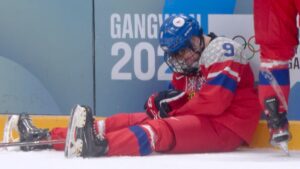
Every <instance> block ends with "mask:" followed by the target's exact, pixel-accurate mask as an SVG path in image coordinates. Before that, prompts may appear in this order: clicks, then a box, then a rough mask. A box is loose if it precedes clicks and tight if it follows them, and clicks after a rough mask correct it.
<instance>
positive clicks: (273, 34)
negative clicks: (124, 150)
mask: <svg viewBox="0 0 300 169" xmlns="http://www.w3.org/2000/svg"><path fill="white" fill-rule="evenodd" d="M299 11H300V1H298V0H254V27H255V39H256V43H258V44H259V45H260V49H261V51H260V57H261V63H260V74H259V88H258V90H259V100H260V104H261V106H262V108H263V110H264V113H265V115H266V117H267V122H268V127H269V131H270V143H271V144H272V145H273V146H276V147H277V146H279V147H280V148H282V149H283V150H284V151H286V152H287V151H288V146H287V143H288V141H289V140H290V139H291V135H290V132H289V124H288V119H287V110H288V97H289V92H290V78H289V77H290V75H289V61H290V60H291V59H292V58H293V57H294V56H295V53H296V51H297V50H296V49H297V45H298V43H299V42H298V28H297V19H296V18H297V15H298V14H299ZM298 22H299V20H298Z"/></svg>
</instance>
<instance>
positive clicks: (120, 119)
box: [50, 113, 149, 150]
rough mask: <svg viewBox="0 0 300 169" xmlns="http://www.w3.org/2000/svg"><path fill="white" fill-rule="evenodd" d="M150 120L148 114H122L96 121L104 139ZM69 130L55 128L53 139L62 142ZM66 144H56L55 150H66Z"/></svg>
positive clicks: (52, 132) (52, 134) (51, 133)
mask: <svg viewBox="0 0 300 169" xmlns="http://www.w3.org/2000/svg"><path fill="white" fill-rule="evenodd" d="M146 120H149V118H148V116H147V115H146V113H120V114H116V115H113V116H110V117H107V118H106V119H104V120H98V121H95V123H97V131H98V134H99V135H100V136H101V137H102V138H103V137H104V136H105V135H106V133H110V132H113V131H116V130H119V129H123V128H126V127H129V126H133V125H137V124H141V123H143V122H145V121H146ZM67 131H68V128H53V129H52V130H51V132H50V135H51V139H53V140H60V139H65V138H66V137H67ZM64 147H65V146H64V144H54V145H53V148H54V149H55V150H64Z"/></svg>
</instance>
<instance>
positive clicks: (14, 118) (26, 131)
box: [3, 113, 50, 151]
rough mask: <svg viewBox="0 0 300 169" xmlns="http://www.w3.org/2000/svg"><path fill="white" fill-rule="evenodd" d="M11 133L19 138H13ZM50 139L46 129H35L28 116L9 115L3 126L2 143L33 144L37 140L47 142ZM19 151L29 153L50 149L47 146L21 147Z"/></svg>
mask: <svg viewBox="0 0 300 169" xmlns="http://www.w3.org/2000/svg"><path fill="white" fill-rule="evenodd" d="M13 132H16V133H18V136H19V137H16V138H14V136H13ZM49 138H50V136H49V132H48V129H39V128H37V127H35V126H34V125H33V124H32V122H31V118H30V117H29V115H28V114H26V113H22V114H20V115H11V116H9V117H8V121H7V123H6V124H5V128H4V135H3V142H4V143H11V142H18V141H20V142H33V141H39V140H48V139H49ZM20 148H21V150H23V151H30V150H35V149H46V148H50V147H49V145H38V146H21V147H20Z"/></svg>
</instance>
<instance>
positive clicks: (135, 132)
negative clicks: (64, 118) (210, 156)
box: [65, 106, 173, 157]
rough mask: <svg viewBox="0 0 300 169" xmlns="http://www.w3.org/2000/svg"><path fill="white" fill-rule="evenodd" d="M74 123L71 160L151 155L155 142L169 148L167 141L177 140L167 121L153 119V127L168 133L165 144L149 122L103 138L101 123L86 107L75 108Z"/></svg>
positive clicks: (69, 145) (69, 140) (68, 150)
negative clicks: (79, 157)
mask: <svg viewBox="0 0 300 169" xmlns="http://www.w3.org/2000/svg"><path fill="white" fill-rule="evenodd" d="M70 121H71V125H70V126H69V130H68V136H67V140H66V149H65V155H66V156H67V157H71V156H82V157H96V156H103V155H108V156H113V155H147V154H149V153H151V152H152V151H153V150H155V148H154V146H155V144H154V143H156V144H157V145H165V143H164V142H165V140H169V142H172V141H173V139H172V138H173V137H172V136H173V135H172V133H171V130H170V129H169V128H168V126H167V125H166V122H164V121H163V120H149V121H152V123H151V124H155V126H157V127H158V126H159V132H163V133H164V134H163V136H164V138H165V139H164V140H163V141H159V140H160V139H159V138H158V139H157V140H156V138H157V137H156V136H157V134H156V133H154V130H153V128H152V127H151V125H150V124H148V123H146V124H140V125H133V126H130V127H128V126H127V127H125V128H123V129H119V130H116V131H111V132H108V133H106V135H105V137H104V138H101V136H100V135H99V131H98V129H97V128H98V125H99V123H97V122H96V121H95V120H94V118H93V117H92V112H91V111H90V109H89V108H87V107H84V106H78V107H77V108H75V109H74V111H73V113H72V115H71V120H70ZM159 135H162V134H159ZM167 145H169V144H167Z"/></svg>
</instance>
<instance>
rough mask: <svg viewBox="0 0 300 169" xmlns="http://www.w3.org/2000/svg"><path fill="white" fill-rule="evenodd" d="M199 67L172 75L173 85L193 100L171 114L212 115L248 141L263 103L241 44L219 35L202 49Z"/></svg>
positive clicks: (215, 119)
mask: <svg viewBox="0 0 300 169" xmlns="http://www.w3.org/2000/svg"><path fill="white" fill-rule="evenodd" d="M199 66H200V69H199V70H200V71H199V74H198V75H195V76H183V75H181V74H178V73H174V74H173V79H172V85H173V87H174V88H175V89H178V90H183V91H186V92H188V93H189V95H190V100H189V101H188V102H187V103H186V104H185V105H183V106H182V107H181V108H179V109H177V110H174V111H173V112H172V115H175V116H176V115H184V114H194V115H199V116H209V117H210V118H211V119H212V120H214V121H215V122H218V123H220V124H222V125H224V126H226V127H228V128H229V129H231V130H232V131H233V132H235V133H236V134H238V135H239V136H240V137H241V138H243V139H244V140H245V141H246V142H247V143H249V142H250V141H251V139H252V136H253V133H254V131H255V129H256V126H257V124H258V121H259V117H260V106H259V102H258V96H257V93H256V91H255V89H254V76H253V73H252V70H251V68H250V65H249V63H248V61H247V60H246V58H244V57H243V48H242V46H241V45H240V44H238V43H237V42H235V41H233V40H231V39H229V38H225V37H217V38H215V39H214V40H212V41H211V42H210V43H209V45H208V46H207V47H206V48H205V50H204V51H203V53H202V55H201V57H200V60H199Z"/></svg>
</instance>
